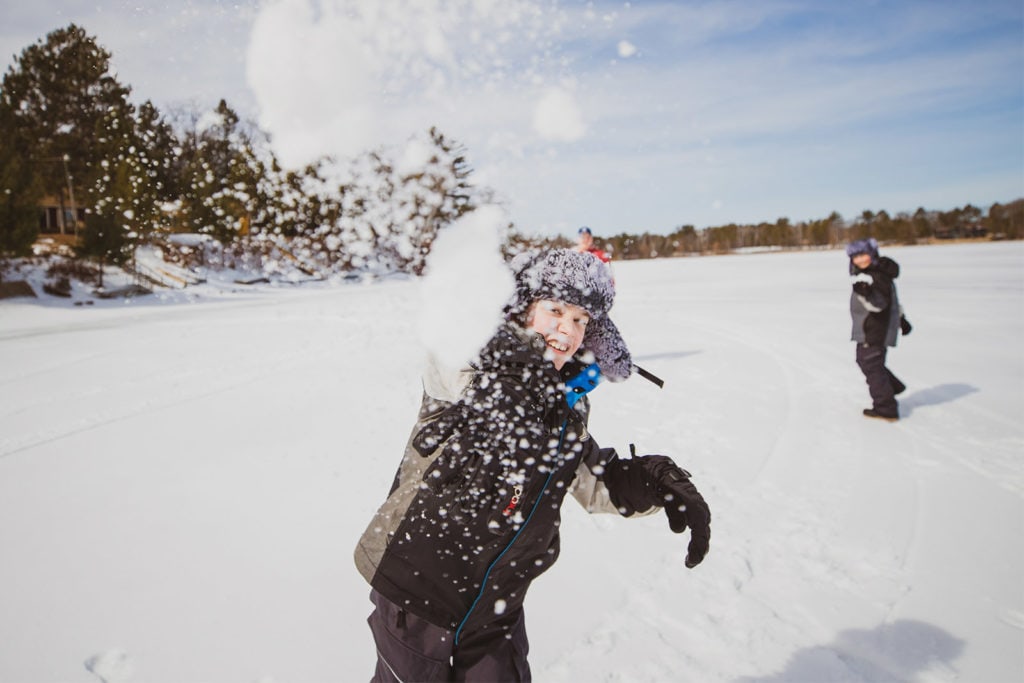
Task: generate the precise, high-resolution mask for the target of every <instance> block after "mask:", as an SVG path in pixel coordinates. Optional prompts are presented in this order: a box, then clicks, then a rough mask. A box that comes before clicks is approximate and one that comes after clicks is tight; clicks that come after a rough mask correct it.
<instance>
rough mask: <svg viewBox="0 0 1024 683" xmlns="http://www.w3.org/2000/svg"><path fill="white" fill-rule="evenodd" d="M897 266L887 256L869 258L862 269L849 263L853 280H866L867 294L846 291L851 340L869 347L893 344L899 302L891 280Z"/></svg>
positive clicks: (898, 322)
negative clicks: (850, 320) (848, 296)
mask: <svg viewBox="0 0 1024 683" xmlns="http://www.w3.org/2000/svg"><path fill="white" fill-rule="evenodd" d="M899 275H900V266H899V264H898V263H896V262H895V261H893V260H892V259H891V258H889V257H888V256H882V257H881V258H876V259H873V260H872V261H871V265H869V266H868V267H867V268H865V269H864V270H861V269H859V268H857V267H856V266H855V265H853V262H852V261H851V262H850V276H851V278H852V279H853V280H854V282H858V281H860V282H866V283H868V288H867V294H866V295H865V294H858V293H857V292H856V291H854V292H851V293H850V316H851V317H852V318H853V331H852V334H851V339H853V341H855V342H859V343H861V344H869V345H871V346H896V339H897V337H898V336H899V331H900V302H899V298H898V297H897V295H896V283H895V280H896V278H897V277H899Z"/></svg>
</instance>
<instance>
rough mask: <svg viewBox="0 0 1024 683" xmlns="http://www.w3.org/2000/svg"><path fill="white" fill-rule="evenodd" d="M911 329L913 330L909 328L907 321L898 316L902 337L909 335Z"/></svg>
mask: <svg viewBox="0 0 1024 683" xmlns="http://www.w3.org/2000/svg"><path fill="white" fill-rule="evenodd" d="M912 329H914V328H913V327H911V326H910V321H909V320H907V319H906V318H905V317H903V316H902V315H901V316H900V331H901V332H902V333H903V336H904V337H905V336H907V335H908V334H910V331H911V330H912Z"/></svg>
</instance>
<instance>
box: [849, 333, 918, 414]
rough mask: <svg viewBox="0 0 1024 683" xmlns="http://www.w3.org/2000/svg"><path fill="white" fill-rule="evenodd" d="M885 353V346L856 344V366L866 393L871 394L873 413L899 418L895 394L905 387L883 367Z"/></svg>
mask: <svg viewBox="0 0 1024 683" xmlns="http://www.w3.org/2000/svg"><path fill="white" fill-rule="evenodd" d="M886 351H887V349H886V347H885V346H875V345H874V344H857V365H859V366H860V370H861V372H863V373H864V379H866V380H867V382H868V393H870V394H871V401H872V403H873V404H874V405H873V406H872V407H873V408H874V409H875V412H877V413H879V414H881V415H886V416H888V417H899V409H898V407H897V405H896V394H899V393H901V392H902V391H903V390H904V389H906V388H907V387H906V385H904V384H903V382H901V381H900V380H899V378H898V377H896V375H894V374H892V372H891V371H890V370H889V368H887V367H885V355H886Z"/></svg>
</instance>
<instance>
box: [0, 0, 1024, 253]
mask: <svg viewBox="0 0 1024 683" xmlns="http://www.w3.org/2000/svg"><path fill="white" fill-rule="evenodd" d="M1022 5H1024V4H1022V3H1021V2H1020V0H1008V1H995V0H973V1H968V0H963V1H961V0H955V1H954V0H947V1H943V0H920V1H916V0H907V1H903V2H883V1H868V0H847V1H845V2H843V1H838V0H837V1H835V2H831V1H824V0H821V1H814V2H812V1H809V0H734V1H721V0H715V1H709V2H688V1H681V2H631V3H624V2H590V3H584V2H569V1H567V0H561V1H560V2H558V3H552V2H550V1H549V0H503V1H502V2H486V1H476V2H474V1H471V0H447V1H445V2H441V1H440V0H402V1H399V0H376V1H375V2H369V1H363V0H269V1H264V2H259V3H256V2H234V3H227V2H213V1H211V0H202V1H200V0H194V1H193V2H186V3H184V4H182V3H167V4H166V5H157V6H146V7H141V6H140V5H139V4H138V3H125V2H96V1H93V2H67V1H65V2H58V1H56V0H53V1H51V0H40V1H39V2H33V3H19V6H18V7H12V8H5V9H4V15H5V17H4V18H5V21H4V22H2V24H3V25H2V27H0V49H2V50H3V52H4V54H6V55H12V54H14V53H17V52H20V50H21V49H22V48H23V47H24V46H25V45H27V44H29V43H31V42H32V41H33V40H36V39H37V38H39V37H41V36H43V35H44V34H45V33H46V32H47V31H49V30H52V29H54V28H57V27H59V26H63V25H66V24H67V23H69V22H71V21H75V22H77V23H79V24H80V25H82V26H84V27H85V28H86V29H87V30H88V31H89V32H90V33H91V34H93V35H95V36H96V37H97V38H98V39H99V41H100V43H101V44H103V45H105V46H106V47H107V48H108V49H109V50H110V51H111V52H112V53H113V55H114V64H115V67H116V68H117V70H118V74H119V76H120V78H121V80H122V82H124V83H126V84H128V85H130V86H132V87H133V90H134V93H135V96H136V97H137V99H139V100H141V99H143V98H149V99H152V100H153V101H154V102H156V103H157V104H158V106H161V107H171V106H180V105H182V104H188V105H189V106H195V107H207V106H212V105H213V104H215V103H216V100H217V99H218V98H220V97H226V98H227V99H228V101H229V103H231V104H232V105H233V106H235V107H236V109H238V110H240V111H241V112H242V113H243V114H245V115H247V116H250V117H252V118H253V119H255V120H257V121H258V122H259V123H260V125H261V126H262V127H263V128H265V129H266V130H268V131H269V132H270V133H271V134H272V136H273V140H274V145H275V151H276V152H277V153H278V155H279V156H280V157H281V158H282V159H283V160H284V161H286V162H288V163H292V164H299V163H302V162H304V161H307V160H309V159H310V158H312V157H315V156H318V155H320V154H334V155H338V156H341V157H344V156H346V155H352V154H356V153H358V152H359V151H362V150H364V149H367V148H370V147H376V146H379V145H391V144H401V143H402V142H403V141H404V140H406V139H407V138H408V137H409V136H410V135H412V134H413V133H415V132H417V131H421V130H423V129H426V128H428V127H430V126H432V125H437V126H438V127H440V129H441V130H442V131H444V132H445V133H446V134H447V135H449V136H451V137H454V138H455V139H457V140H459V141H460V142H462V143H463V144H464V145H465V146H466V147H467V150H468V156H469V159H470V161H471V163H472V165H473V167H474V169H475V174H474V178H475V179H476V180H477V182H479V183H481V184H486V185H487V186H489V187H491V188H493V189H494V190H495V191H496V193H497V196H498V198H499V199H500V200H501V201H502V203H503V205H504V206H505V207H506V209H507V210H508V211H509V214H510V217H511V219H512V220H513V221H514V222H515V223H516V224H517V226H518V227H519V228H520V229H522V230H523V231H525V232H538V233H545V234H553V233H563V234H571V233H574V232H575V228H576V227H577V226H578V225H581V224H587V225H590V226H592V227H593V228H594V231H595V232H596V233H598V234H602V233H604V234H611V233H615V232H620V231H631V232H639V231H644V230H647V231H651V232H659V233H664V232H668V231H671V230H673V229H674V228H676V227H678V226H680V225H683V224H693V225H696V226H697V227H705V226H709V225H722V224H726V223H729V222H741V223H748V222H750V223H755V222H759V221H762V220H766V221H774V220H775V219H777V218H780V217H787V218H789V219H790V220H793V221H799V220H806V219H812V218H818V217H824V216H827V215H828V214H829V213H830V212H831V211H839V212H840V213H841V214H842V215H843V216H844V217H846V218H854V217H856V216H858V215H859V214H860V212H861V211H863V210H865V209H870V210H873V211H879V210H883V209H884V210H887V211H889V212H891V213H896V212H899V211H913V210H915V209H916V208H917V207H919V206H924V207H925V208H930V209H949V208H952V207H954V206H962V205H964V204H967V203H973V204H975V205H978V206H987V205H988V204H990V203H992V202H994V201H1002V202H1005V201H1009V200H1012V199H1016V198H1018V197H1022V196H1024V9H1022ZM9 63H10V62H9V61H8V64H9Z"/></svg>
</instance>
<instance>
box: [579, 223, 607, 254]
mask: <svg viewBox="0 0 1024 683" xmlns="http://www.w3.org/2000/svg"><path fill="white" fill-rule="evenodd" d="M576 239H577V240H578V241H577V242H576V251H581V252H584V253H587V254H590V255H591V256H595V257H597V258H599V259H601V260H602V261H604V262H605V263H611V261H612V257H611V256H609V255H608V254H607V253H605V252H603V251H601V250H600V249H598V248H597V247H595V246H594V233H592V232H590V228H588V227H587V226H585V225H584V226H583V227H582V228H580V229H579V233H578V237H577V238H576Z"/></svg>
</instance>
